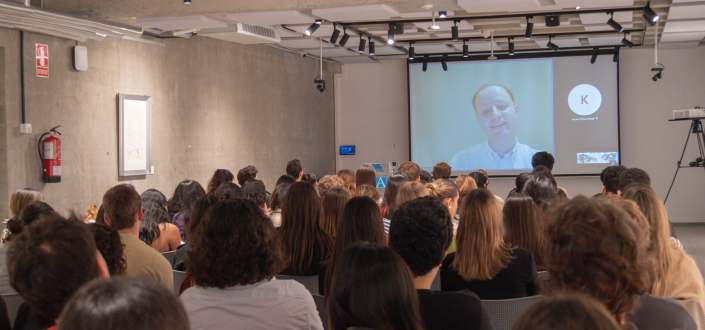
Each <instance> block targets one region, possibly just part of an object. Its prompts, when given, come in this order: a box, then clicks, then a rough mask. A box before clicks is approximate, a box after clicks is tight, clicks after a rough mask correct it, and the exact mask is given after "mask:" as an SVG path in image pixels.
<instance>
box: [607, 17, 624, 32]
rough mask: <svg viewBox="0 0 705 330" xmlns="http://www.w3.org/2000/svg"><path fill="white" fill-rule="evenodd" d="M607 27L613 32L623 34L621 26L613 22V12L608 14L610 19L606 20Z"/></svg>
mask: <svg viewBox="0 0 705 330" xmlns="http://www.w3.org/2000/svg"><path fill="white" fill-rule="evenodd" d="M607 25H609V26H611V27H612V28H613V29H615V31H618V32H623V31H624V28H623V27H622V24H619V23H617V21H615V20H614V12H612V13H610V19H609V20H607Z"/></svg>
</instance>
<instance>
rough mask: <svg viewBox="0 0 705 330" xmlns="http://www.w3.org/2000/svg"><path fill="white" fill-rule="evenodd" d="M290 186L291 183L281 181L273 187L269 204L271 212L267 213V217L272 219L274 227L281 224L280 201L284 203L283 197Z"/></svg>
mask: <svg viewBox="0 0 705 330" xmlns="http://www.w3.org/2000/svg"><path fill="white" fill-rule="evenodd" d="M290 187H291V183H282V184H280V185H278V186H277V188H276V189H274V193H273V194H272V200H271V202H270V204H269V205H271V206H272V213H270V214H269V218H270V219H272V224H273V225H274V228H279V227H280V226H281V225H282V203H284V197H286V193H288V192H289V188H290Z"/></svg>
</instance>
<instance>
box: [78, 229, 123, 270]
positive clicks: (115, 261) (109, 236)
mask: <svg viewBox="0 0 705 330" xmlns="http://www.w3.org/2000/svg"><path fill="white" fill-rule="evenodd" d="M88 229H90V231H91V233H93V239H94V240H95V245H96V247H97V248H98V251H100V254H101V255H102V256H103V259H105V263H106V264H107V265H108V271H109V272H110V275H111V276H115V275H122V274H124V273H125V270H126V269H127V261H125V255H124V249H125V246H124V245H122V241H120V234H118V232H117V230H115V228H113V227H110V226H108V225H106V224H104V223H90V224H88Z"/></svg>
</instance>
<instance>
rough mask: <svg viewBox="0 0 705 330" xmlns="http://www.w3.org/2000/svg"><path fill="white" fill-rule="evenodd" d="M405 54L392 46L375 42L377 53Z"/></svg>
mask: <svg viewBox="0 0 705 330" xmlns="http://www.w3.org/2000/svg"><path fill="white" fill-rule="evenodd" d="M402 54H405V53H404V52H402V51H401V50H398V49H396V48H394V47H392V46H377V45H376V44H375V55H402Z"/></svg>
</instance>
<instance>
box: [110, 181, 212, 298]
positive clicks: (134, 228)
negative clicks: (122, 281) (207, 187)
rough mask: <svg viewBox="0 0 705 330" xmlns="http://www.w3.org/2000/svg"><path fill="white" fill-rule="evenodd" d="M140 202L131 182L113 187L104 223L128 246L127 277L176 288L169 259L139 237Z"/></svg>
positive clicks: (126, 259)
mask: <svg viewBox="0 0 705 330" xmlns="http://www.w3.org/2000/svg"><path fill="white" fill-rule="evenodd" d="M204 195H205V193H204ZM141 203H142V201H141V199H140V195H139V194H138V193H137V191H136V190H135V187H133V186H132V185H129V184H121V185H117V186H115V187H112V188H110V189H109V190H108V191H107V192H106V193H105V195H103V206H104V207H105V223H106V224H108V225H109V226H111V227H113V228H115V229H116V230H117V231H118V233H120V241H121V242H122V244H123V245H124V246H125V262H126V263H127V268H126V269H125V275H126V276H130V277H146V278H149V279H152V280H154V281H157V282H159V283H162V284H163V285H165V286H166V287H167V288H171V289H173V288H174V283H173V282H174V274H173V273H172V271H171V264H170V263H169V261H167V260H166V258H164V257H163V256H162V255H161V254H160V253H159V252H157V250H155V249H153V248H152V247H150V246H149V245H147V244H145V243H144V242H142V241H141V240H140V239H139V234H140V228H141V227H142V219H143V218H144V214H143V212H142V207H141Z"/></svg>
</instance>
